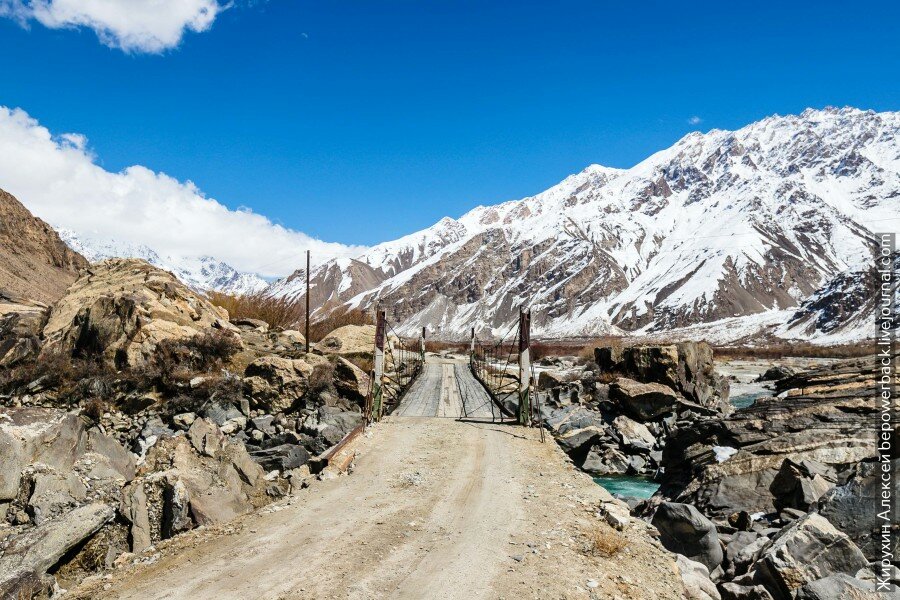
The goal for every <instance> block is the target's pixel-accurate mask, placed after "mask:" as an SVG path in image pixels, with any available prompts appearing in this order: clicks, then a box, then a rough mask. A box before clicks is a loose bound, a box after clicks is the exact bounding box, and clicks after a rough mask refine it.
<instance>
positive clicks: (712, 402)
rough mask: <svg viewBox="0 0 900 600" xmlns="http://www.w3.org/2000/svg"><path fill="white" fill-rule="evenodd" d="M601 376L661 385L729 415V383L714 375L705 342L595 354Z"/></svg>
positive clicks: (598, 350)
mask: <svg viewBox="0 0 900 600" xmlns="http://www.w3.org/2000/svg"><path fill="white" fill-rule="evenodd" d="M594 361H595V362H596V363H597V365H599V367H600V370H601V372H603V373H613V374H617V375H621V376H623V377H627V378H631V379H635V380H637V381H641V382H644V383H658V384H662V385H664V386H666V387H668V388H670V389H671V390H674V391H675V392H678V393H679V394H681V395H682V396H684V397H685V398H687V399H688V400H691V401H692V402H695V403H697V404H699V405H701V406H703V407H706V408H712V409H714V410H718V411H720V412H724V413H728V412H730V410H731V406H730V405H729V404H728V381H727V380H726V379H725V378H724V377H722V376H720V375H718V374H717V373H716V372H715V367H714V364H713V352H712V348H711V347H710V346H709V344H706V343H704V342H683V343H680V344H673V345H667V346H631V347H626V348H620V347H614V346H607V347H600V348H596V349H595V350H594Z"/></svg>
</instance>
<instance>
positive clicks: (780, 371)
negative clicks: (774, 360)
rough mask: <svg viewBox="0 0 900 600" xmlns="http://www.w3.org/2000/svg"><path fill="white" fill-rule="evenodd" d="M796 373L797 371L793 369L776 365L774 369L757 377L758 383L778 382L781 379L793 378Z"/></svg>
mask: <svg viewBox="0 0 900 600" xmlns="http://www.w3.org/2000/svg"><path fill="white" fill-rule="evenodd" d="M796 373H797V371H796V370H795V369H792V368H791V367H789V366H787V365H775V366H774V367H769V368H768V369H766V372H765V373H763V374H762V375H760V376H759V377H757V378H756V381H758V382H762V381H778V380H779V379H785V378H787V377H792V376H793V375H795V374H796Z"/></svg>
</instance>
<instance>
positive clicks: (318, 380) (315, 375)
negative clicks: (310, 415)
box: [309, 362, 334, 394]
mask: <svg viewBox="0 0 900 600" xmlns="http://www.w3.org/2000/svg"><path fill="white" fill-rule="evenodd" d="M333 382H334V365H333V364H331V363H330V362H328V363H318V364H315V365H313V370H312V373H310V375H309V391H310V393H313V394H317V393H319V392H324V391H325V390H328V389H330V388H331V386H332V383H333Z"/></svg>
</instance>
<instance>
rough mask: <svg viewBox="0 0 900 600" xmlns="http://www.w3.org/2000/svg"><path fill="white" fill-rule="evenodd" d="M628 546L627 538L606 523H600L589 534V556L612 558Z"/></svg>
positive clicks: (587, 549)
mask: <svg viewBox="0 0 900 600" xmlns="http://www.w3.org/2000/svg"><path fill="white" fill-rule="evenodd" d="M626 545H627V542H626V540H625V538H624V537H622V535H621V534H620V533H619V532H617V531H616V530H615V529H613V528H612V527H610V526H609V525H607V524H605V523H598V524H597V526H596V527H594V528H593V529H592V530H591V531H589V532H588V533H587V545H586V553H587V554H591V555H594V556H601V557H603V558H612V557H613V556H615V555H616V554H618V553H619V551H621V550H622V549H623V548H624V547H625V546H626Z"/></svg>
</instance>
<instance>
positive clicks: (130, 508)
mask: <svg viewBox="0 0 900 600" xmlns="http://www.w3.org/2000/svg"><path fill="white" fill-rule="evenodd" d="M119 512H120V513H121V514H122V515H123V516H124V517H125V519H126V520H127V521H128V522H129V523H130V524H131V528H130V535H129V537H130V538H131V551H132V552H135V553H138V552H143V551H144V550H146V549H147V548H149V547H150V545H151V544H152V543H153V538H152V536H151V531H150V513H149V511H148V507H147V494H146V492H145V491H144V482H143V481H138V482H134V483H132V484H130V485H129V486H128V488H127V489H125V490H124V491H123V494H122V503H121V505H120V507H119Z"/></svg>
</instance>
